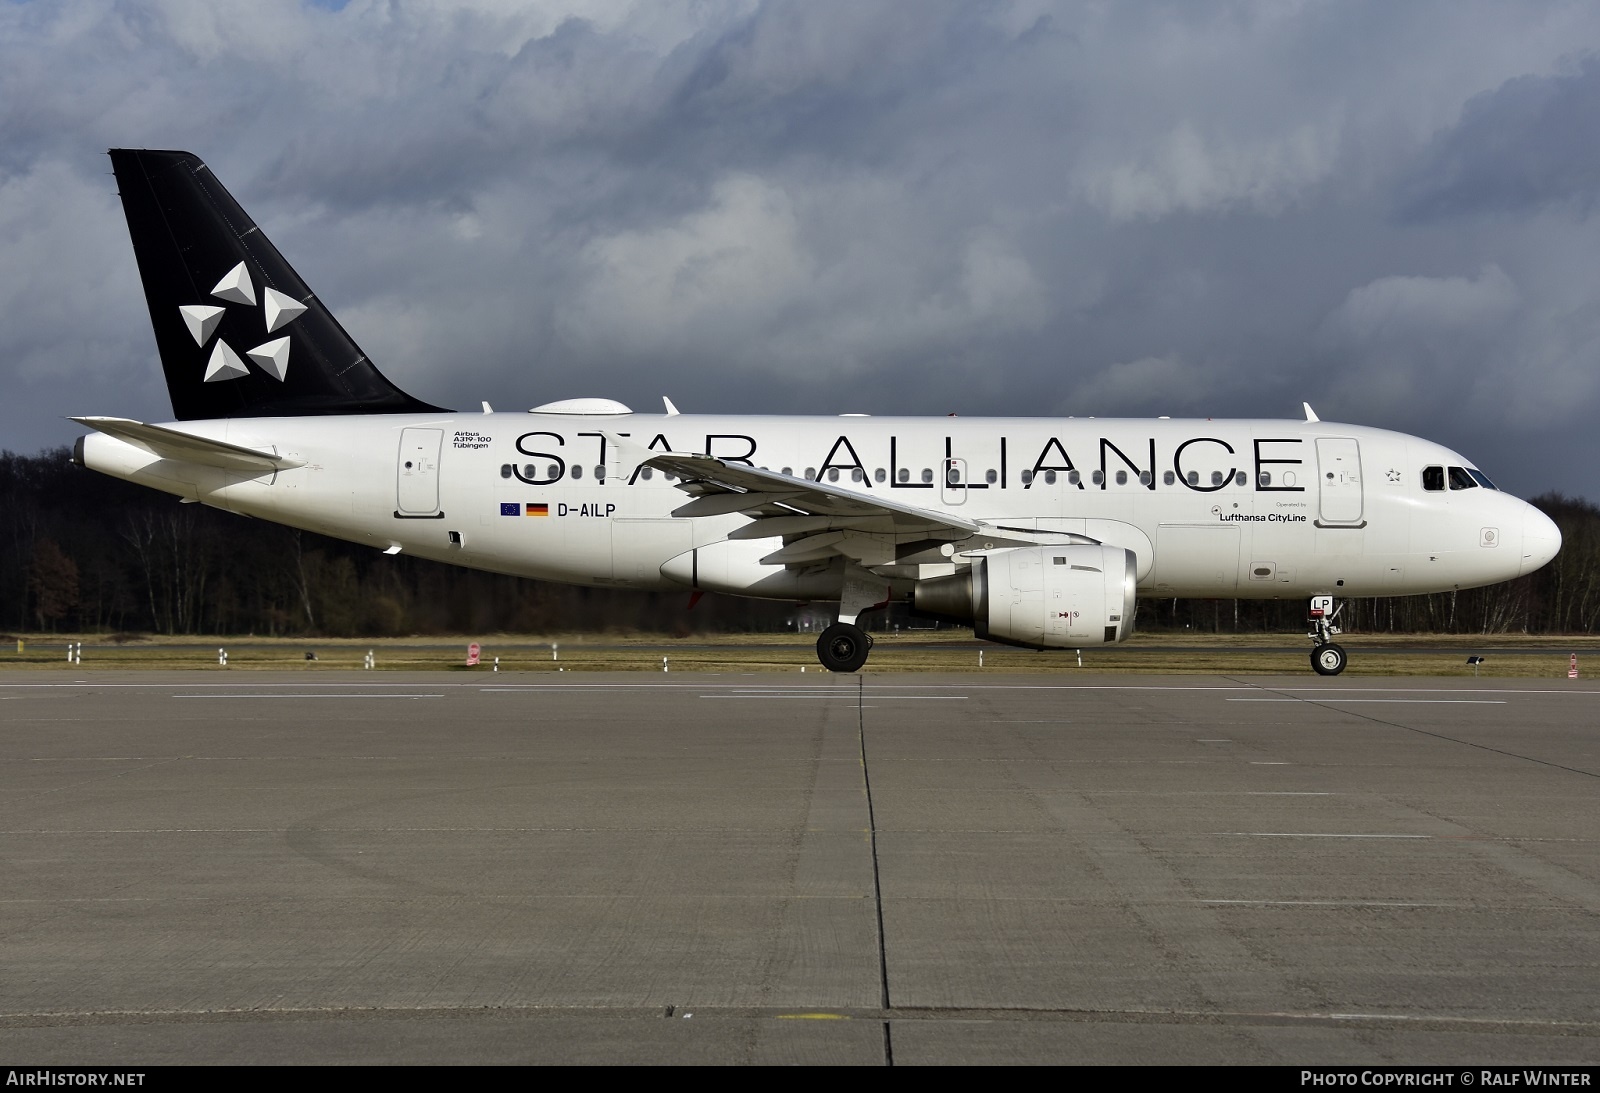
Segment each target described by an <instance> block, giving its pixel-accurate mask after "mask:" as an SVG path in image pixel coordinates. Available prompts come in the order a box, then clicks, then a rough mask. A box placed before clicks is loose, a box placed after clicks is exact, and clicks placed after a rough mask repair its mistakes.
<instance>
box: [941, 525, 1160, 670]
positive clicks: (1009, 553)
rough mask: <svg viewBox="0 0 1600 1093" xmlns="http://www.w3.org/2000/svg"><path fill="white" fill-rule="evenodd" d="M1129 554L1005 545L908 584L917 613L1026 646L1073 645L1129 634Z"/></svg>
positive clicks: (1133, 577) (1133, 578)
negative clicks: (956, 569)
mask: <svg viewBox="0 0 1600 1093" xmlns="http://www.w3.org/2000/svg"><path fill="white" fill-rule="evenodd" d="M1137 584H1138V577H1137V559H1136V558H1135V556H1134V553H1133V552H1132V551H1131V550H1124V549H1122V548H1121V547H1112V546H1100V545H1095V546H1087V545H1076V544H1075V545H1071V546H1037V547H1011V548H1008V549H1005V550H993V551H984V552H981V553H977V554H974V555H973V556H972V565H971V566H970V567H969V568H968V569H967V570H966V571H965V572H961V573H955V574H952V575H951V576H948V577H935V578H933V579H931V580H926V581H921V582H919V583H918V584H917V586H916V588H915V589H913V590H912V593H911V600H912V604H913V606H914V607H915V608H916V609H917V610H918V611H920V612H922V613H923V614H927V615H933V616H935V617H937V618H942V619H950V620H952V621H955V622H968V623H971V624H972V628H973V630H974V631H975V632H976V633H977V635H978V637H980V638H984V639H986V640H988V641H998V642H1004V643H1006V644H1007V645H1021V646H1024V647H1026V648H1029V649H1073V648H1079V647H1082V646H1085V645H1103V644H1108V643H1110V642H1114V641H1121V640H1123V639H1124V638H1126V637H1128V636H1129V635H1131V634H1132V633H1133V600H1134V592H1135V589H1136V587H1137Z"/></svg>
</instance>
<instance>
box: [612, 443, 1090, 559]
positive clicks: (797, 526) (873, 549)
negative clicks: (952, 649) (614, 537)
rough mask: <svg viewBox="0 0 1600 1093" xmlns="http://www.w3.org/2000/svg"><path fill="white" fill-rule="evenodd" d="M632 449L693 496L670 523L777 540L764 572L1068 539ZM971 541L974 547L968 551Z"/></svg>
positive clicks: (705, 459) (706, 459)
mask: <svg viewBox="0 0 1600 1093" xmlns="http://www.w3.org/2000/svg"><path fill="white" fill-rule="evenodd" d="M617 439H618V440H619V442H620V443H622V444H626V441H621V440H620V438H617ZM629 447H632V448H633V451H632V453H631V454H632V455H633V456H635V457H636V459H637V465H639V466H647V467H654V468H656V469H657V470H660V471H665V472H666V473H668V474H671V475H674V476H676V477H677V478H678V482H677V487H678V489H680V490H682V491H684V492H685V493H687V494H689V495H690V496H691V500H690V501H689V502H688V503H687V504H684V505H680V506H679V507H678V508H676V509H674V510H673V512H672V515H674V516H678V517H697V516H728V515H731V514H734V513H738V514H740V515H742V516H745V517H748V518H749V521H750V522H749V523H747V524H745V525H744V526H742V527H739V528H735V529H734V531H733V532H732V533H731V534H730V535H729V536H728V538H729V539H770V538H775V537H779V536H781V537H782V539H783V545H782V546H781V547H780V548H778V549H777V550H775V551H773V552H772V553H771V554H768V555H767V556H766V557H764V558H762V559H761V561H762V562H764V563H765V564H767V565H803V564H806V563H811V562H817V561H822V560H824V559H827V558H831V557H833V556H835V555H838V556H842V557H845V558H849V559H852V560H854V561H855V562H857V563H859V564H860V565H862V566H865V567H875V566H889V565H897V564H899V565H905V564H915V563H919V562H945V561H948V560H949V555H950V553H954V552H955V550H960V549H963V548H964V547H965V548H966V549H989V548H993V547H1000V546H1013V545H1018V544H1020V543H1025V542H1040V541H1043V540H1044V539H1048V540H1050V541H1061V540H1062V539H1063V538H1065V537H1063V536H1059V535H1049V534H1048V533H1047V534H1045V535H1044V536H1043V537H1042V538H1041V537H1040V536H1039V534H1038V533H1033V532H1030V531H1029V530H1028V529H1025V528H999V527H995V526H993V525H989V524H985V523H983V522H982V521H979V520H971V519H968V518H966V517H964V516H957V515H955V514H953V513H949V512H940V511H938V510H937V509H927V508H922V507H920V506H917V505H908V504H905V503H903V502H901V501H897V500H895V499H893V498H889V497H881V496H877V495H874V494H869V493H864V492H861V491H857V490H847V489H841V488H840V487H838V486H835V485H830V484H828V483H825V482H813V481H810V480H808V479H802V478H795V477H793V476H792V475H787V474H779V473H777V472H775V471H765V470H760V469H758V468H755V467H748V466H745V465H744V464H741V463H730V462H728V461H727V460H723V459H717V458H715V457H713V456H708V455H685V454H679V453H676V452H645V451H643V450H642V449H639V448H637V446H633V445H629ZM1074 538H1080V537H1074ZM968 540H972V542H971V543H970V545H969V544H967V541H968ZM949 544H954V545H955V550H949V546H948V545H949ZM947 550H949V553H946V551H947Z"/></svg>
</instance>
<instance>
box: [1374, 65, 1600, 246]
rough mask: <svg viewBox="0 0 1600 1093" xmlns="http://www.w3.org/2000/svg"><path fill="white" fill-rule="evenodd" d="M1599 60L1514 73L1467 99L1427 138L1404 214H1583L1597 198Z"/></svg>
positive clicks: (1599, 165) (1599, 167)
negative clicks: (1561, 69)
mask: <svg viewBox="0 0 1600 1093" xmlns="http://www.w3.org/2000/svg"><path fill="white" fill-rule="evenodd" d="M1596 135H1600V62H1597V61H1596V60H1594V59H1593V58H1585V59H1584V60H1583V62H1582V63H1581V64H1580V65H1579V67H1578V71H1577V72H1575V73H1571V74H1566V75H1557V76H1520V77H1518V78H1516V79H1514V80H1508V81H1506V83H1504V84H1503V85H1501V86H1500V87H1498V88H1496V89H1495V90H1493V91H1487V92H1484V93H1483V94H1481V95H1477V96H1475V97H1473V98H1472V99H1471V100H1470V101H1468V102H1467V104H1466V107H1465V109H1464V110H1463V111H1462V117H1461V122H1460V124H1459V125H1456V126H1454V127H1453V128H1451V129H1450V130H1449V131H1447V132H1446V133H1443V134H1441V135H1440V137H1439V138H1438V139H1437V140H1436V141H1435V142H1434V146H1433V148H1432V149H1430V154H1429V155H1428V157H1427V159H1426V161H1425V162H1424V163H1423V165H1422V167H1421V170H1420V171H1419V172H1418V179H1417V181H1415V182H1414V183H1413V187H1414V188H1415V190H1416V194H1415V196H1414V197H1412V199H1411V200H1410V201H1409V202H1408V203H1407V205H1406V208H1405V212H1406V215H1407V216H1409V217H1412V218H1415V219H1418V220H1438V219H1445V218H1448V217H1452V216H1461V215H1466V214H1472V213H1504V214H1513V215H1514V214H1517V213H1524V212H1528V211H1533V210H1538V209H1540V208H1543V207H1546V206H1550V205H1566V206H1569V207H1570V208H1571V210H1572V211H1573V212H1575V213H1577V214H1579V215H1585V216H1586V215H1588V214H1589V213H1590V212H1592V211H1593V209H1594V204H1595V200H1596V198H1600V141H1596V139H1595V137H1596Z"/></svg>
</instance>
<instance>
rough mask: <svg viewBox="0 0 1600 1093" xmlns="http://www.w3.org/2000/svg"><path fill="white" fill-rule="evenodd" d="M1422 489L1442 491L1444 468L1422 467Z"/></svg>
mask: <svg viewBox="0 0 1600 1093" xmlns="http://www.w3.org/2000/svg"><path fill="white" fill-rule="evenodd" d="M1422 488H1423V489H1425V490H1442V489H1444V468H1443V467H1424V468H1422Z"/></svg>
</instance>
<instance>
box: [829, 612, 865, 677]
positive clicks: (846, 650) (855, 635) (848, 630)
mask: <svg viewBox="0 0 1600 1093" xmlns="http://www.w3.org/2000/svg"><path fill="white" fill-rule="evenodd" d="M871 650H872V637H871V636H870V635H869V634H868V633H867V632H866V631H865V630H863V629H861V627H859V626H857V625H856V624H855V623H853V622H836V623H834V624H833V625H832V626H830V627H828V628H827V629H826V630H824V631H823V632H822V636H821V637H820V638H818V639H817V659H818V660H820V661H822V666H823V667H824V668H826V669H828V671H830V672H858V671H860V670H861V666H862V665H863V664H865V663H866V662H867V653H869V652H870V651H871Z"/></svg>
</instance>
